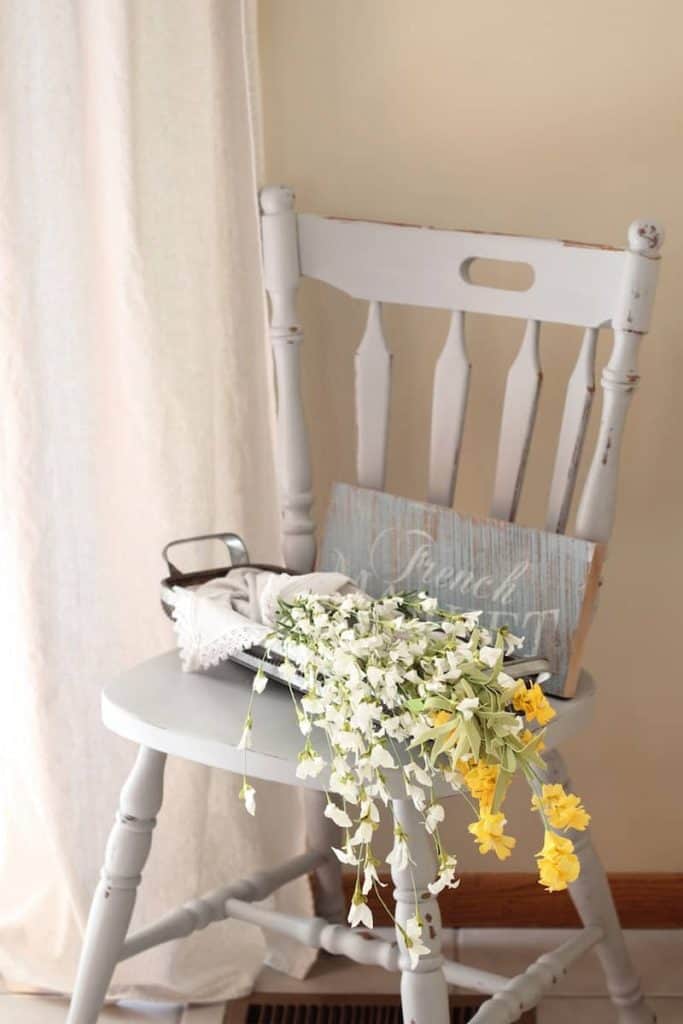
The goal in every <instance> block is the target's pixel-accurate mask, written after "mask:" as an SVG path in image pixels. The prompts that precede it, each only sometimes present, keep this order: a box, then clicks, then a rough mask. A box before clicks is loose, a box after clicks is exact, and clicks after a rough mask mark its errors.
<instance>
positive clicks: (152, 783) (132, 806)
mask: <svg viewBox="0 0 683 1024" xmlns="http://www.w3.org/2000/svg"><path fill="white" fill-rule="evenodd" d="M165 761H166V755H165V754H160V753H159V752H158V751H156V750H150V749H148V748H146V747H140V750H139V752H138V756H137V760H136V762H135V765H134V767H133V770H132V772H131V774H130V775H129V777H128V780H127V781H126V783H125V785H124V787H123V789H122V790H121V799H120V803H119V811H118V814H117V815H116V821H115V823H114V827H113V829H112V831H111V833H110V835H109V841H108V843H107V849H106V853H105V858H104V867H103V868H102V873H101V877H100V881H99V883H98V886H97V889H96V890H95V895H94V897H93V901H92V905H91V907H90V915H89V917H88V924H87V927H86V931H85V938H84V942H83V949H82V952H81V959H80V962H79V965H78V973H77V975H76V982H75V985H74V992H73V997H72V999H71V1006H70V1009H69V1015H68V1017H67V1024H95V1022H96V1021H97V1017H98V1014H99V1012H100V1010H101V1008H102V1004H103V1003H104V999H105V996H106V994H107V989H108V987H109V983H110V981H111V977H112V974H113V973H114V968H115V967H116V964H117V963H118V961H119V957H120V955H121V949H122V947H123V942H124V939H125V938H126V933H127V932H128V926H129V924H130V919H131V916H132V914H133V907H134V906H135V896H136V892H137V887H138V885H139V884H140V876H141V872H142V869H143V867H144V865H145V862H146V860H147V856H148V854H149V850H150V846H151V845H152V831H153V829H154V826H155V824H156V814H157V812H158V810H159V808H160V807H161V800H162V794H163V777H164V764H165Z"/></svg>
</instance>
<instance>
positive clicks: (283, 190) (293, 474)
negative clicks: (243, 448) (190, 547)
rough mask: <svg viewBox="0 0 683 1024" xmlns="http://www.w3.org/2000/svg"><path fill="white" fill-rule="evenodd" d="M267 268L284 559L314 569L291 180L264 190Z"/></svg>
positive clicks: (262, 205)
mask: <svg viewBox="0 0 683 1024" xmlns="http://www.w3.org/2000/svg"><path fill="white" fill-rule="evenodd" d="M260 202H261V234H262V243H263V274H264V282H265V287H266V291H267V292H268V296H269V298H270V341H271V344H272V346H273V358H274V361H275V378H276V381H277V410H278V411H277V435H278V437H277V440H278V452H277V461H278V479H279V484H280V503H281V508H282V547H283V555H284V561H285V564H286V565H287V566H288V567H289V568H292V569H299V570H302V571H305V572H306V571H309V570H310V569H311V568H312V566H313V562H314V559H315V539H314V536H313V520H312V518H311V505H312V503H313V495H312V490H311V487H312V483H311V461H310V453H309V444H308V432H307V430H306V423H305V420H304V414H303V404H302V399H301V385H300V381H299V346H300V345H301V342H302V341H303V332H302V330H301V325H300V324H299V320H298V317H297V312H296V294H297V289H298V286H299V277H300V272H299V253H298V244H297V223H296V214H295V212H294V192H293V191H292V189H290V188H288V187H287V186H286V185H268V186H266V187H265V188H263V189H262V190H261V194H260Z"/></svg>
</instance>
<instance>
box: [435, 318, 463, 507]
mask: <svg viewBox="0 0 683 1024" xmlns="http://www.w3.org/2000/svg"><path fill="white" fill-rule="evenodd" d="M464 321H465V316H464V313H462V312H461V311H459V310H456V311H455V312H454V313H453V314H452V315H451V324H450V329H449V331H448V337H447V338H446V342H445V344H444V347H443V349H442V350H441V355H440V356H439V358H438V360H437V364H436V368H435V370H434V389H433V397H432V430H431V438H430V442H429V490H428V495H429V500H430V501H432V502H434V503H435V504H436V505H446V506H449V505H452V504H453V494H454V492H455V481H456V477H457V473H458V458H459V456H460V446H461V444H462V435H463V425H464V422H465V410H466V408H467V394H468V390H469V382H470V360H469V356H468V354H467V346H466V343H465V324H464Z"/></svg>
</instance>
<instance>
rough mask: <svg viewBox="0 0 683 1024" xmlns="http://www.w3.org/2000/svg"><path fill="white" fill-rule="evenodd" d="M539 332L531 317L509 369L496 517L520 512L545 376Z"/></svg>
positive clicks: (493, 509)
mask: <svg viewBox="0 0 683 1024" xmlns="http://www.w3.org/2000/svg"><path fill="white" fill-rule="evenodd" d="M539 333H540V324H539V322H538V320H527V325H526V330H525V332H524V338H523V340H522V344H521V346H520V348H519V352H518V353H517V357H516V358H515V360H514V362H513V363H512V366H511V367H510V370H509V371H508V376H507V384H506V387H505V401H504V403H503V415H502V418H501V424H500V438H499V441H498V459H497V462H496V477H495V484H494V488H493V502H492V504H491V515H492V516H493V518H494V519H506V520H509V521H510V522H512V521H513V520H514V518H515V515H516V514H517V506H518V504H519V498H520V494H521V491H522V483H523V481H524V470H525V468H526V462H527V457H528V455H529V447H530V445H531V437H532V434H533V430H534V422H535V420H536V409H537V407H538V396H539V393H540V390H541V380H542V377H543V374H542V373H541V361H540V355H539Z"/></svg>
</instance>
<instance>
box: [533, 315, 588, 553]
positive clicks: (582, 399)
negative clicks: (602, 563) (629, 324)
mask: <svg viewBox="0 0 683 1024" xmlns="http://www.w3.org/2000/svg"><path fill="white" fill-rule="evenodd" d="M597 340H598V329H597V327H589V328H588V329H587V330H586V331H585V333H584V336H583V341H582V343H581V349H580V351H579V356H578V359H577V360H576V365H575V366H574V370H573V372H572V375H571V377H570V378H569V383H568V384H567V394H566V398H565V402H564V412H563V414H562V426H561V427H560V436H559V439H558V442H557V453H556V455H555V468H554V470H553V479H552V483H551V485H550V497H549V499H548V512H547V516H546V524H545V528H546V530H549V531H550V532H551V533H564V532H565V530H566V528H567V519H568V518H569V509H570V507H571V503H572V497H573V495H574V487H575V486H576V476H577V473H578V469H579V462H580V461H581V452H582V451H583V443H584V441H585V439H586V430H587V428H588V421H589V419H590V414H591V408H592V405H593V396H594V394H595V350H596V346H597Z"/></svg>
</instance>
